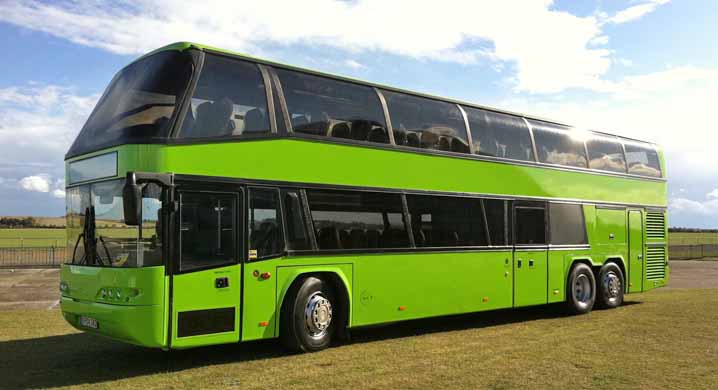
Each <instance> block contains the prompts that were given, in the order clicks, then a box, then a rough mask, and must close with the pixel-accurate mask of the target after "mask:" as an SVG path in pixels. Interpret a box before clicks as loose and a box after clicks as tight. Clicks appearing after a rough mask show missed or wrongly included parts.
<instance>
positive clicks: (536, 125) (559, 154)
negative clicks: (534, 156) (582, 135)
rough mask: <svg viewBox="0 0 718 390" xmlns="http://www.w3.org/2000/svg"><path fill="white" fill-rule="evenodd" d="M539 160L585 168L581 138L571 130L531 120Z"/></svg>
mask: <svg viewBox="0 0 718 390" xmlns="http://www.w3.org/2000/svg"><path fill="white" fill-rule="evenodd" d="M531 126H532V127H533V133H534V140H535V141H536V151H537V152H538V157H539V161H541V162H544V163H548V164H558V165H566V166H570V167H581V168H587V164H586V151H585V149H584V146H583V140H582V139H579V138H578V137H572V136H571V130H569V129H568V128H565V127H561V126H556V125H552V124H549V123H545V122H536V121H531Z"/></svg>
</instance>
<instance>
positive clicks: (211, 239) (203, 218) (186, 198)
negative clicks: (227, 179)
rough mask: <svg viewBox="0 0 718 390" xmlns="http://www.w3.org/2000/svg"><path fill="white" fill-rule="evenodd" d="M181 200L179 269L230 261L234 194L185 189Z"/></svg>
mask: <svg viewBox="0 0 718 390" xmlns="http://www.w3.org/2000/svg"><path fill="white" fill-rule="evenodd" d="M180 203H181V207H180V221H181V225H180V244H181V250H182V253H181V257H180V269H181V270H183V271H184V270H189V269H194V268H203V267H210V266H215V265H221V264H224V263H230V262H233V261H234V260H235V258H236V257H235V242H234V238H235V235H234V232H235V227H234V225H235V224H234V221H235V202H234V195H231V194H212V193H199V192H197V193H192V192H185V193H183V194H182V195H181V198H180Z"/></svg>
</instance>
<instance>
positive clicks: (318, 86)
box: [277, 69, 389, 143]
mask: <svg viewBox="0 0 718 390" xmlns="http://www.w3.org/2000/svg"><path fill="white" fill-rule="evenodd" d="M277 75H278V76H279V79H280V81H281V83H282V89H283V90H284V97H285V99H286V101H287V109H288V111H289V115H290V117H291V122H292V128H293V129H294V131H295V132H297V133H305V134H314V135H326V136H330V137H335V138H344V139H353V140H357V141H369V142H379V143H389V136H388V134H387V131H386V123H385V119H384V111H383V109H382V107H381V103H380V102H379V97H378V96H377V94H376V92H375V91H374V89H373V88H371V87H367V86H365V85H358V84H352V83H348V82H344V81H337V80H332V79H329V78H325V77H319V76H313V75H309V74H305V73H298V72H292V71H288V70H284V69H277Z"/></svg>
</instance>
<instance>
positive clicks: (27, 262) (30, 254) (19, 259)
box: [0, 246, 67, 268]
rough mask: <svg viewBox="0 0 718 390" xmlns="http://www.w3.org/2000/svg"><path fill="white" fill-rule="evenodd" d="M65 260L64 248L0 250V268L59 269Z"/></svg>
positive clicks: (65, 252)
mask: <svg viewBox="0 0 718 390" xmlns="http://www.w3.org/2000/svg"><path fill="white" fill-rule="evenodd" d="M66 258H67V250H66V248H65V247H55V246H50V247H41V248H20V247H18V248H0V268H12V267H17V268H20V267H59V266H60V264H62V263H63V262H64V261H65V259H66Z"/></svg>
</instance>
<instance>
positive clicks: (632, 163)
mask: <svg viewBox="0 0 718 390" xmlns="http://www.w3.org/2000/svg"><path fill="white" fill-rule="evenodd" d="M625 146H626V162H627V163H628V173H631V174H634V175H641V176H650V177H661V163H660V161H659V160H658V152H656V149H655V148H653V147H652V146H650V145H648V144H644V143H638V142H631V143H628V142H627V143H626V144H625Z"/></svg>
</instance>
